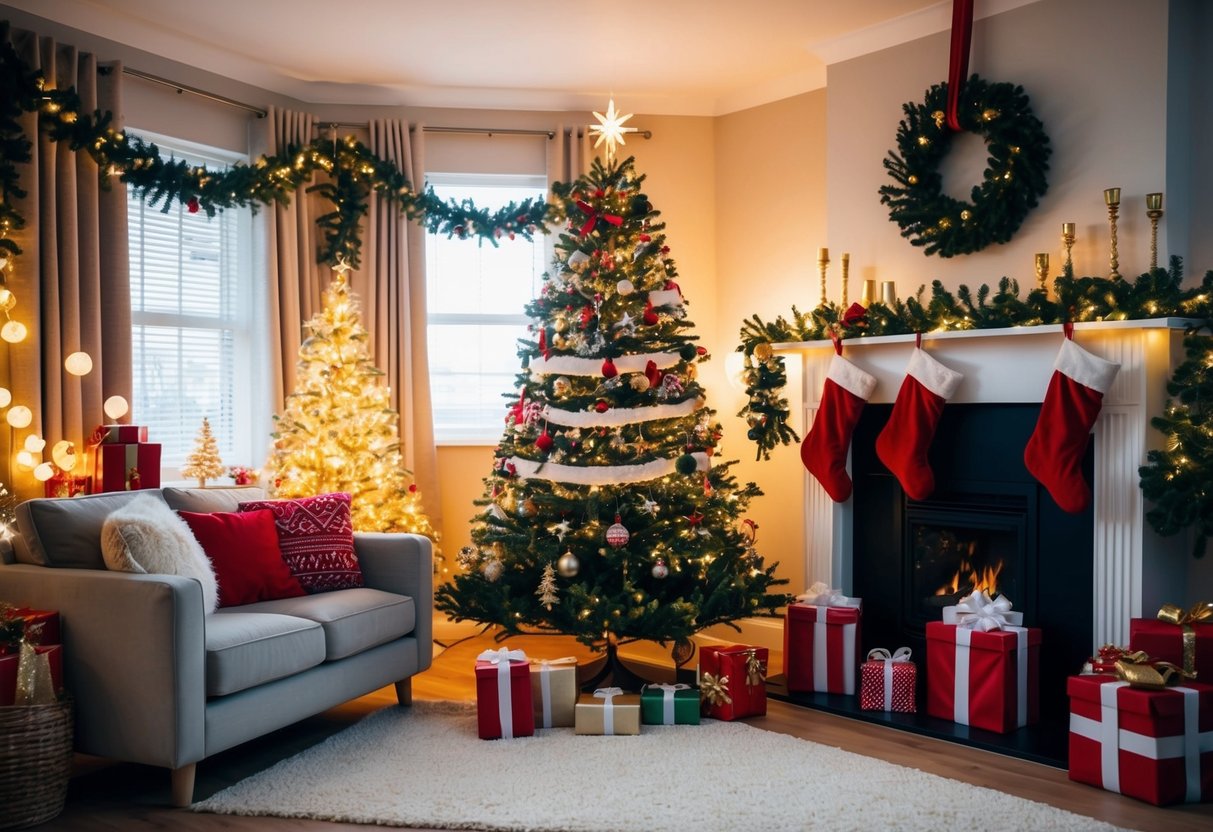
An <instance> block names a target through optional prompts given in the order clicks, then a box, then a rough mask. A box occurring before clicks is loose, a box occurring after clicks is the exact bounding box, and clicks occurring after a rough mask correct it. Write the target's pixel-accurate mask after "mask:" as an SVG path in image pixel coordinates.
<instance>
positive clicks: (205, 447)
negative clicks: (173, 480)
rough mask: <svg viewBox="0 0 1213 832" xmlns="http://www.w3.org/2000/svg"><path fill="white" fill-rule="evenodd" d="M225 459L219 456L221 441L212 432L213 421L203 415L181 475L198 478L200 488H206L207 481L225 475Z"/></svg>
mask: <svg viewBox="0 0 1213 832" xmlns="http://www.w3.org/2000/svg"><path fill="white" fill-rule="evenodd" d="M223 473H224V468H223V460H222V459H220V458H219V443H218V442H216V441H215V434H213V433H211V423H210V421H209V420H208V419H207V418H206V417H205V416H203V417H202V427H200V428H198V436H197V437H195V438H194V450H193V451H192V452H191V453H190V455H189V456H187V457H186V458H185V464H184V465H182V466H181V476H183V477H189V478H191V479H196V480H198V487H199V488H206V481H207V480H213V479H215V478H217V477H221V476H223Z"/></svg>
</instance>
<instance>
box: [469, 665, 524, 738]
mask: <svg viewBox="0 0 1213 832" xmlns="http://www.w3.org/2000/svg"><path fill="white" fill-rule="evenodd" d="M476 721H477V725H478V729H479V733H480V739H482V740H495V739H507V740H508V739H513V738H514V737H529V736H531V735H532V734H534V733H535V712H534V711H533V710H532V709H531V663H530V662H528V661H527V658H526V653H524V652H522V651H521V650H510V649H508V648H506V647H502V648H500V649H499V650H485V651H484V652H483V653H481V654H480V655H479V656H477V657H476Z"/></svg>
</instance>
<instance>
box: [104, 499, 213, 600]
mask: <svg viewBox="0 0 1213 832" xmlns="http://www.w3.org/2000/svg"><path fill="white" fill-rule="evenodd" d="M101 554H102V557H104V558H105V565H106V567H108V568H109V569H111V570H113V571H114V572H138V573H151V574H159V575H181V576H182V577H185V578H194V579H195V580H197V581H199V582H200V583H201V584H202V608H203V610H204V611H205V612H206V613H208V614H209V613H212V612H214V611H215V609H216V608H217V607H218V606H219V584H218V582H217V581H216V580H215V570H214V568H212V566H211V561H210V558H208V557H207V556H206V552H204V551H203V550H202V546H201V544H199V543H198V541H197V539H195V537H194V533H193V532H191V531H190V527H189V526H188V525H187V524H186V522H185V521H184V520H182V519H181V518H180V517H179V516H178V515H177V512H175V511H173V510H172V509H171V508H169V507H168V504H167V503H165V502H164V501H163V500H158V499H156V498H155V497H152V496H140V497H136V498H135V499H133V500H131V501H130V502H129V503H127V504H126V505H124V506H123V507H122V508H119V509H116V510H114V511H112V512H110V515H109V516H108V517H106V518H105V524H104V525H102V527H101Z"/></svg>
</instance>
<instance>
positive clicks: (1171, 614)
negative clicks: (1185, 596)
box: [1158, 601, 1213, 679]
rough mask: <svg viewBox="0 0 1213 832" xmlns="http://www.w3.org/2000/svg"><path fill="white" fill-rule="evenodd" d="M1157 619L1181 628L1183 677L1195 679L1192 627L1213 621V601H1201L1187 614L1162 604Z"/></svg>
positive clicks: (1170, 605) (1175, 607)
mask: <svg viewBox="0 0 1213 832" xmlns="http://www.w3.org/2000/svg"><path fill="white" fill-rule="evenodd" d="M1158 619H1159V620H1160V621H1165V622H1167V623H1168V624H1175V625H1178V626H1179V627H1182V628H1183V640H1184V675H1186V676H1188V678H1190V679H1194V678H1196V677H1195V674H1196V630H1195V628H1193V626H1192V625H1193V624H1200V623H1203V622H1208V621H1213V601H1202V602H1200V603H1199V604H1196V605H1195V606H1194V607H1192V609H1190V610H1188V611H1187V612H1184V611H1183V610H1182V609H1181V608H1179V607H1178V606H1176V605H1175V604H1163V605H1162V608H1161V609H1160V610H1159V611H1158Z"/></svg>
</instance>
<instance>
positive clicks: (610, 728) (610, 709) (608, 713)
mask: <svg viewBox="0 0 1213 832" xmlns="http://www.w3.org/2000/svg"><path fill="white" fill-rule="evenodd" d="M622 695H623V688H599V689H598V690H596V691H594V698H595V699H602V700H604V701H603V703H602V733H603V735H604V736H610V735H612V734H614V733H615V703H613V702H612V701H611V700H612V699H614V698H615V697H616V696H622Z"/></svg>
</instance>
